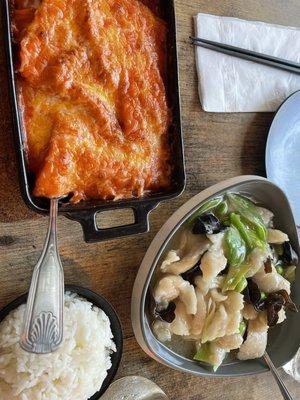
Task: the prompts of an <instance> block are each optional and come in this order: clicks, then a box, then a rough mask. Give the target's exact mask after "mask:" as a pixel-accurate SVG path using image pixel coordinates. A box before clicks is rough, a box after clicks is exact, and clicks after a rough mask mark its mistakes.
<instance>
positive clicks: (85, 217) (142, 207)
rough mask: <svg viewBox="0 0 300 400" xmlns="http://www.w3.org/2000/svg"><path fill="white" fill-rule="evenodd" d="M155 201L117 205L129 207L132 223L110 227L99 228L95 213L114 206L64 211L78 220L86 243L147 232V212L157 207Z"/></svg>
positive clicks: (69, 216)
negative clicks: (95, 209)
mask: <svg viewBox="0 0 300 400" xmlns="http://www.w3.org/2000/svg"><path fill="white" fill-rule="evenodd" d="M157 205H158V202H157V203H146V204H137V205H130V206H121V207H120V206H119V207H117V208H118V209H126V208H127V209H128V208H131V209H132V210H133V214H134V223H132V224H129V225H122V226H115V227H111V228H99V226H98V225H97V221H96V216H97V214H99V213H101V211H109V210H113V209H114V208H115V207H111V208H105V209H102V210H97V211H91V210H88V211H78V212H72V213H66V214H65V215H66V217H67V218H69V219H72V220H74V221H78V222H79V223H80V224H81V226H82V230H83V235H84V240H85V241H86V243H95V242H101V241H104V240H109V239H115V238H119V237H122V236H128V235H135V234H137V233H144V232H148V230H149V220H148V216H149V213H150V212H151V211H152V210H153V209H154V208H155V207H157Z"/></svg>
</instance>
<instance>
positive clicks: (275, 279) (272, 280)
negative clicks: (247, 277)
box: [252, 266, 291, 294]
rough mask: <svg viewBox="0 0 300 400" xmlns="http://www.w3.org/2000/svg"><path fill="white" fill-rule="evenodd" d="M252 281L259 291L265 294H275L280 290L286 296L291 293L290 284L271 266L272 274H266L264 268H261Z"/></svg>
mask: <svg viewBox="0 0 300 400" xmlns="http://www.w3.org/2000/svg"><path fill="white" fill-rule="evenodd" d="M252 279H253V281H254V282H255V283H256V284H257V285H258V287H259V289H260V290H262V291H263V292H265V293H272V292H277V291H278V290H282V289H284V290H286V291H287V292H288V294H290V293H291V284H290V282H289V281H288V280H286V279H285V278H284V277H283V276H281V275H280V274H278V272H277V271H276V269H275V268H274V267H273V266H272V272H269V273H266V272H265V270H264V268H261V270H260V271H258V272H257V274H255V275H254V276H253V277H252Z"/></svg>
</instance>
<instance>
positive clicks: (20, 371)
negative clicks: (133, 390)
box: [0, 293, 116, 400]
mask: <svg viewBox="0 0 300 400" xmlns="http://www.w3.org/2000/svg"><path fill="white" fill-rule="evenodd" d="M24 311H25V305H21V306H20V307H18V308H17V309H16V310H13V311H12V312H11V313H10V314H9V315H8V316H7V317H6V318H5V319H4V321H3V322H2V323H1V324H0V399H1V400H86V399H88V398H89V397H91V396H92V395H93V394H94V393H95V392H97V391H98V390H99V389H100V388H101V386H102V383H103V381H104V379H105V377H106V375H107V370H108V369H109V368H110V367H111V360H110V355H111V353H112V352H114V351H116V347H115V344H114V342H113V340H112V339H113V335H112V332H111V329H110V321H109V319H108V317H107V315H106V314H105V313H104V312H103V311H102V310H100V309H99V308H97V307H95V306H93V305H92V304H91V303H89V302H88V301H86V300H85V299H83V298H81V297H79V296H77V295H75V294H70V293H67V294H66V296H65V309H64V340H63V343H62V345H61V347H60V348H59V349H58V350H57V351H56V352H54V353H51V354H45V355H37V354H30V353H27V352H25V351H24V350H22V349H21V347H20V345H19V337H20V332H21V326H22V322H23V315H24Z"/></svg>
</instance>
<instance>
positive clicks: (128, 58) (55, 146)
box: [14, 0, 170, 201]
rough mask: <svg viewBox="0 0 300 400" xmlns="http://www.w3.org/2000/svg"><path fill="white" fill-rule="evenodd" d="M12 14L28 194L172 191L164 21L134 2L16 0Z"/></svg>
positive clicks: (108, 194)
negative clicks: (32, 178)
mask: <svg viewBox="0 0 300 400" xmlns="http://www.w3.org/2000/svg"><path fill="white" fill-rule="evenodd" d="M14 18H15V31H14V35H15V38H16V40H18V41H19V43H20V53H19V55H20V66H19V74H20V78H19V88H20V101H21V104H22V113H23V122H24V130H25V133H26V140H27V147H28V162H29V168H30V170H31V171H33V172H34V173H35V174H36V183H35V188H34V195H36V196H44V197H49V198H51V197H59V196H62V195H65V194H69V193H73V201H79V200H81V199H83V198H102V199H118V198H129V197H132V196H141V195H143V194H144V193H145V192H148V191H158V190H162V189H165V188H167V187H169V185H170V164H169V158H170V151H169V145H168V138H167V131H168V128H169V125H170V112H169V109H168V105H167V98H166V90H165V86H164V75H165V70H166V56H165V54H166V34H167V32H166V26H165V24H164V22H163V21H161V20H160V19H159V18H158V17H156V16H155V15H154V14H153V13H152V11H150V9H149V8H147V7H146V6H145V5H143V4H142V3H141V2H140V1H138V0H43V1H42V2H37V1H36V0H35V1H34V2H32V1H31V2H30V1H28V0H27V1H25V0H19V1H15V15H14Z"/></svg>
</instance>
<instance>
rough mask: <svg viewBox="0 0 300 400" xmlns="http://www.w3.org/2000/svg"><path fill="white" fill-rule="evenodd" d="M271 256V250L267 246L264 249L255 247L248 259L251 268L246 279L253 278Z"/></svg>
mask: <svg viewBox="0 0 300 400" xmlns="http://www.w3.org/2000/svg"><path fill="white" fill-rule="evenodd" d="M270 255H271V249H270V248H269V246H267V247H266V248H264V249H260V248H259V247H255V249H253V250H252V251H251V253H250V254H249V256H248V258H247V263H248V264H249V265H250V266H251V268H250V270H249V271H248V272H247V273H246V278H251V277H252V276H253V275H255V274H256V273H257V272H258V271H259V270H260V269H261V268H262V267H263V266H264V263H265V261H266V260H267V258H268V257H269V256H270Z"/></svg>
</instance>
